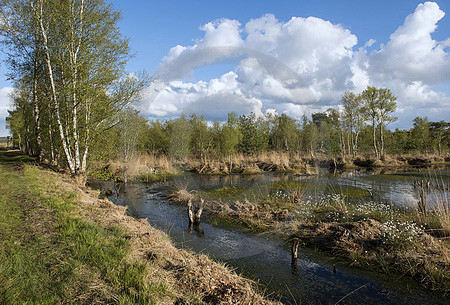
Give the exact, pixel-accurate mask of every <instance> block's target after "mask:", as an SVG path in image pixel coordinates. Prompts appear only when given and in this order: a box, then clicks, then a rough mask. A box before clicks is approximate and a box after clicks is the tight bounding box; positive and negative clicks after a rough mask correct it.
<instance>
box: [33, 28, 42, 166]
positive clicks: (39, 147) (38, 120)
mask: <svg viewBox="0 0 450 305" xmlns="http://www.w3.org/2000/svg"><path fill="white" fill-rule="evenodd" d="M36 36H37V35H36ZM36 40H37V38H36ZM35 48H36V50H35V58H34V71H33V107H34V125H35V136H36V149H37V151H36V153H37V156H38V158H39V161H42V160H43V159H44V149H43V145H42V138H41V117H40V111H39V101H38V90H37V84H38V79H37V74H38V59H37V56H38V49H37V48H38V47H37V43H36V46H35Z"/></svg>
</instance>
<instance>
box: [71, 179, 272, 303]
mask: <svg viewBox="0 0 450 305" xmlns="http://www.w3.org/2000/svg"><path fill="white" fill-rule="evenodd" d="M64 187H65V188H67V189H69V190H72V191H75V192H76V193H77V194H78V195H79V197H80V198H79V199H80V213H81V215H82V217H83V218H85V219H87V220H89V221H92V222H95V223H98V224H101V225H103V226H107V227H109V226H118V227H120V228H124V229H126V231H127V232H129V234H130V244H131V256H130V260H137V261H144V262H145V261H146V262H150V264H147V266H148V267H147V268H148V269H149V270H148V280H149V281H151V282H156V283H158V282H164V283H166V284H167V285H168V286H169V287H171V288H172V289H173V291H174V292H175V295H176V297H175V298H170V297H169V298H168V299H165V300H160V302H159V303H158V304H160V303H161V304H278V302H274V301H270V300H268V299H266V298H265V297H264V296H263V295H262V294H261V293H259V292H258V291H257V287H256V284H255V283H253V282H251V281H250V280H247V279H244V278H242V277H240V276H239V275H237V274H235V273H234V272H233V271H231V270H229V269H228V268H226V267H225V266H223V265H221V264H219V263H216V262H213V261H212V260H211V259H209V258H208V257H207V256H205V255H198V254H195V253H193V252H190V251H187V250H184V249H178V248H176V247H175V246H174V245H173V244H172V243H171V242H170V238H169V237H168V236H167V235H166V234H164V233H163V232H161V231H159V230H156V229H154V228H153V227H151V225H149V223H148V222H147V220H145V219H140V220H138V219H134V218H132V217H130V216H127V215H125V210H126V208H124V207H119V206H116V205H114V204H113V203H111V202H110V201H108V200H103V199H98V195H99V193H98V192H97V191H93V190H90V189H88V188H85V187H79V186H77V185H75V184H74V183H73V182H72V181H71V180H70V179H68V178H66V179H65V182H64ZM150 222H151V220H150Z"/></svg>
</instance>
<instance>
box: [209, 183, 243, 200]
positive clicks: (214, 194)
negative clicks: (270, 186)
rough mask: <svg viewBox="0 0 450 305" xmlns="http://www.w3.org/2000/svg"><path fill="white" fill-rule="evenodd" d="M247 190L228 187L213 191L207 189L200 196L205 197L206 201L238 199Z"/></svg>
mask: <svg viewBox="0 0 450 305" xmlns="http://www.w3.org/2000/svg"><path fill="white" fill-rule="evenodd" d="M247 190H248V188H247V187H237V186H229V187H221V188H215V189H209V190H206V191H203V192H202V194H203V195H205V197H207V198H208V199H209V198H211V199H216V198H225V199H229V198H238V197H240V196H242V195H243V193H244V192H246V191H247Z"/></svg>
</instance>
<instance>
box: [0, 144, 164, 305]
mask: <svg viewBox="0 0 450 305" xmlns="http://www.w3.org/2000/svg"><path fill="white" fill-rule="evenodd" d="M24 159H25V160H24ZM29 161H30V160H27V159H26V158H24V157H23V156H18V155H14V154H7V155H6V156H5V153H4V152H3V151H0V181H2V183H1V184H0V304H58V303H69V304H90V303H93V302H100V303H108V304H110V303H111V304H156V301H155V300H156V299H157V297H158V296H162V295H167V294H168V293H170V292H169V291H168V288H167V287H166V286H165V285H163V284H152V283H148V281H146V280H145V277H146V276H147V271H146V265H145V264H144V263H138V262H133V261H131V260H130V259H128V258H127V256H128V254H129V250H130V249H129V238H130V236H129V235H128V233H127V232H126V231H125V230H123V229H120V228H117V227H102V226H100V225H98V224H95V223H92V222H88V221H86V220H83V219H81V218H80V217H78V216H77V215H76V213H75V211H76V210H77V209H76V206H77V202H76V201H75V194H73V193H71V192H69V191H65V190H62V189H61V188H60V187H58V185H57V181H56V178H54V177H51V176H50V175H45V174H43V173H42V171H41V170H39V169H37V168H35V167H30V166H27V165H21V166H20V167H18V166H17V165H19V164H21V163H23V162H29Z"/></svg>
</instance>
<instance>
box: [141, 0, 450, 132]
mask: <svg viewBox="0 0 450 305" xmlns="http://www.w3.org/2000/svg"><path fill="white" fill-rule="evenodd" d="M444 15H445V13H444V12H443V11H442V10H441V9H440V8H439V6H438V5H437V4H436V3H434V2H426V3H424V4H420V5H418V7H417V8H416V10H415V11H414V12H413V13H412V14H410V15H409V16H407V17H406V18H405V21H404V23H403V25H401V26H399V27H398V29H397V30H396V31H395V32H394V33H392V34H391V35H390V37H389V41H388V42H387V43H386V44H385V45H384V44H381V45H380V46H379V48H378V49H375V50H374V51H372V52H368V50H367V48H369V47H372V48H373V47H374V44H375V40H373V39H370V40H369V41H367V42H366V43H365V44H364V46H362V47H360V48H359V49H356V46H357V44H358V39H357V37H356V36H355V35H354V34H352V33H351V32H350V31H349V30H348V29H346V28H344V27H343V26H341V25H339V24H333V23H332V22H330V21H326V20H323V19H320V18H316V17H308V18H302V17H293V18H291V19H290V20H288V21H287V22H283V21H279V20H278V19H277V18H276V17H275V16H274V15H272V14H267V15H264V16H261V17H259V18H255V19H252V20H250V21H249V22H247V23H246V24H245V25H242V24H241V23H240V22H238V21H236V20H230V19H220V20H216V21H213V22H210V23H207V24H205V25H203V26H202V27H201V28H200V29H201V30H202V31H203V32H204V35H203V37H202V38H201V39H199V40H197V41H196V42H195V44H193V45H191V46H175V47H173V48H172V49H171V50H170V51H169V53H168V55H167V56H166V57H165V58H164V59H163V62H162V64H161V66H160V69H159V71H158V72H157V75H158V77H159V78H158V79H159V82H158V83H155V84H153V85H152V87H151V88H149V89H148V94H147V98H146V99H145V101H144V104H143V105H141V110H142V111H143V112H144V113H147V114H148V115H150V116H156V117H168V116H169V117H170V116H177V115H180V114H182V113H189V112H197V113H203V114H205V116H206V118H207V119H211V120H212V119H221V118H225V117H226V112H229V111H231V110H234V111H237V112H238V113H248V112H250V111H252V112H255V113H257V114H259V115H262V114H263V113H265V112H270V113H273V112H274V111H276V112H277V113H282V112H285V113H287V114H289V115H292V116H294V117H297V118H299V117H300V116H301V115H303V114H304V113H306V114H310V113H311V112H314V111H321V110H323V109H326V108H327V107H330V106H334V105H337V104H338V103H339V99H340V97H341V96H342V94H343V92H344V91H345V90H353V91H356V92H360V91H362V90H364V89H365V88H366V86H367V85H369V84H370V85H375V86H377V87H388V88H391V90H392V91H393V92H394V94H395V95H397V96H398V103H399V107H398V109H399V117H400V118H402V119H404V120H406V121H407V122H404V125H408V124H409V122H410V121H411V118H412V117H414V116H416V115H419V114H418V113H413V107H412V106H411V105H414V107H415V109H417V107H423V108H424V109H428V110H429V111H430V114H429V116H430V118H431V119H434V118H435V117H436V119H437V118H438V116H439V115H440V116H442V115H443V114H444V116H445V115H447V117H448V114H449V110H448V109H447V108H448V103H449V101H450V100H449V97H448V96H447V95H446V94H443V93H439V92H436V91H433V90H432V86H436V85H439V84H447V83H449V82H450V62H449V53H448V51H447V48H448V47H449V46H450V39H447V40H444V41H436V40H434V39H433V38H432V33H433V32H434V31H435V30H436V28H437V24H438V22H439V20H441V19H442V18H443V17H444ZM230 59H232V60H234V61H235V68H234V69H233V70H232V71H230V72H228V73H225V74H224V75H222V76H221V77H219V78H215V79H211V80H208V81H199V82H196V83H191V82H183V81H180V80H179V79H181V78H182V77H185V76H187V75H189V74H192V73H193V71H194V70H195V69H196V68H198V67H201V66H204V65H210V64H213V63H217V62H220V61H224V60H230ZM433 113H436V116H434V114H433ZM423 114H424V113H420V115H423ZM438 114H439V115H438Z"/></svg>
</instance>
